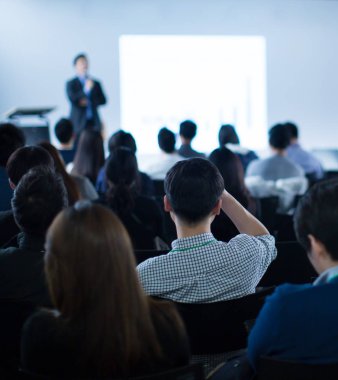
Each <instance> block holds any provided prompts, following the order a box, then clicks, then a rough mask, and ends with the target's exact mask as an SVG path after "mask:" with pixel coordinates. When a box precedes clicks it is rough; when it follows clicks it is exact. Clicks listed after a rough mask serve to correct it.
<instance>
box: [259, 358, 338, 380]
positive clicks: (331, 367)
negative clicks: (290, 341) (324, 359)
mask: <svg viewBox="0 0 338 380" xmlns="http://www.w3.org/2000/svg"><path fill="white" fill-rule="evenodd" d="M271 379H273V380H337V379H338V363H333V364H308V363H300V362H294V361H286V360H278V359H274V358H268V357H262V358H261V359H260V360H259V362H258V370H257V380H271Z"/></svg>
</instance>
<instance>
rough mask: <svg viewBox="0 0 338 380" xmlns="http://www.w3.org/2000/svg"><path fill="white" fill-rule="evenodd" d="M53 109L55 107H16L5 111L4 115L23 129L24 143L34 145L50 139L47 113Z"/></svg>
mask: <svg viewBox="0 0 338 380" xmlns="http://www.w3.org/2000/svg"><path fill="white" fill-rule="evenodd" d="M54 109H55V107H30V108H24V107H16V108H13V109H11V110H9V111H8V112H6V114H5V116H6V118H7V119H9V121H10V122H11V123H13V124H14V125H16V126H17V127H18V128H20V129H21V130H22V131H23V133H24V135H25V137H26V145H35V144H37V143H39V142H41V141H50V134H49V120H48V118H47V115H48V114H49V113H50V112H51V111H53V110H54Z"/></svg>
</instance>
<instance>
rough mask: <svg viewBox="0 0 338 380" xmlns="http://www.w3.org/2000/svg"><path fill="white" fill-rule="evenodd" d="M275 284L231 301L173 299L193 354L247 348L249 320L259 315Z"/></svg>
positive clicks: (216, 352)
mask: <svg viewBox="0 0 338 380" xmlns="http://www.w3.org/2000/svg"><path fill="white" fill-rule="evenodd" d="M273 290H274V288H268V289H264V290H262V291H259V292H257V293H254V294H250V295H248V296H245V297H242V298H239V299H233V300H229V301H221V302H213V303H205V304H188V303H180V302H174V304H175V305H176V307H177V310H178V312H179V314H180V315H181V317H182V319H183V321H184V324H185V327H186V330H187V334H188V337H189V341H190V347H191V352H192V354H193V355H206V354H218V353H223V352H229V351H235V350H239V349H242V348H245V347H246V345H247V336H248V331H247V328H246V325H245V322H246V321H251V320H254V319H256V317H257V315H258V313H259V311H260V309H261V308H262V306H263V304H264V300H265V297H266V296H267V295H269V294H271V293H272V292H273Z"/></svg>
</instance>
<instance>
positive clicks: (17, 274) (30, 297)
mask: <svg viewBox="0 0 338 380" xmlns="http://www.w3.org/2000/svg"><path fill="white" fill-rule="evenodd" d="M44 240H45V239H44V237H42V238H38V237H33V236H29V235H27V234H24V233H20V234H19V236H18V243H19V247H9V248H6V249H0V300H1V301H16V302H29V303H31V304H33V305H37V306H49V305H50V304H51V302H50V298H49V294H48V289H47V284H46V281H45V275H44Z"/></svg>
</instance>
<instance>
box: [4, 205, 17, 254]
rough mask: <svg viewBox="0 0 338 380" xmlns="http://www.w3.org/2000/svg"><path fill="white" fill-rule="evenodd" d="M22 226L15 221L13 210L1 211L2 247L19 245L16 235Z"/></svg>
mask: <svg viewBox="0 0 338 380" xmlns="http://www.w3.org/2000/svg"><path fill="white" fill-rule="evenodd" d="M19 232H20V228H19V227H18V225H17V224H16V223H15V220H14V215H13V211H12V210H8V211H1V212H0V248H7V247H14V246H15V247H17V239H16V236H17V235H18V233H19Z"/></svg>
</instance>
